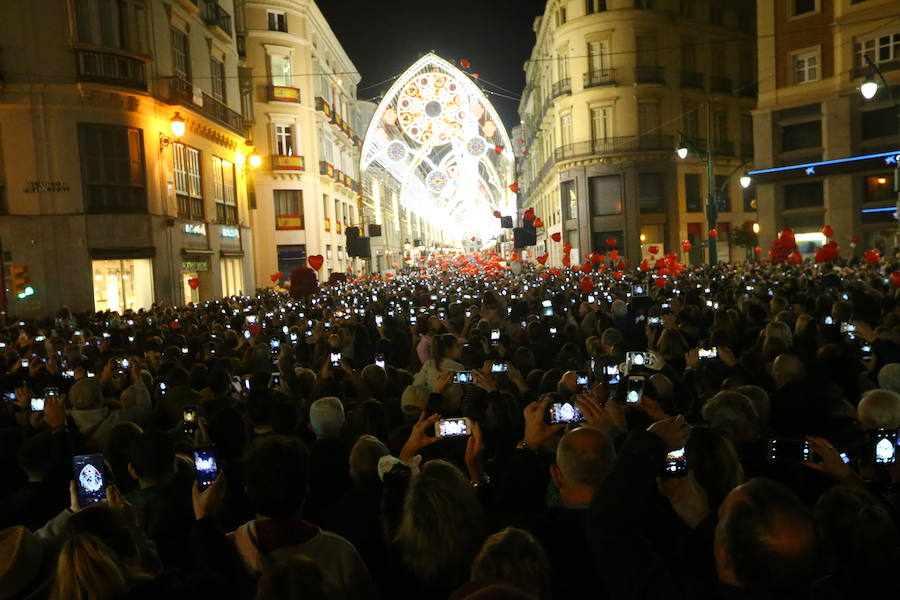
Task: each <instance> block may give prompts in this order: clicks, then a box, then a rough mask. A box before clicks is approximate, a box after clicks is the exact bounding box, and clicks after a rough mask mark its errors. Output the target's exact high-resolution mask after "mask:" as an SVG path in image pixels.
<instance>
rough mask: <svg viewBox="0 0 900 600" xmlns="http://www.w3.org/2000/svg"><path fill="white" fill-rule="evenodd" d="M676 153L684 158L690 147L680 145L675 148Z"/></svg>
mask: <svg viewBox="0 0 900 600" xmlns="http://www.w3.org/2000/svg"><path fill="white" fill-rule="evenodd" d="M675 154H677V155H678V158H680V159H681V160H684V159H685V158H687V155H688V147H687V146H685V145H684V144H681V145H680V146H678V148H676V149H675Z"/></svg>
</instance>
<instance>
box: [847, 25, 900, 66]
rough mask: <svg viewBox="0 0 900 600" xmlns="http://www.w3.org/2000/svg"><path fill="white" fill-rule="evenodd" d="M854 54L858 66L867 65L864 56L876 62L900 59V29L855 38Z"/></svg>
mask: <svg viewBox="0 0 900 600" xmlns="http://www.w3.org/2000/svg"><path fill="white" fill-rule="evenodd" d="M853 55H854V62H853V65H854V66H856V67H864V66H866V61H865V60H864V59H863V56H868V57H869V60H871V61H872V62H873V63H875V64H878V63H886V62H891V61H895V60H900V31H898V32H892V33H884V34H879V35H876V36H872V37H869V38H860V39H858V40H855V41H854V42H853Z"/></svg>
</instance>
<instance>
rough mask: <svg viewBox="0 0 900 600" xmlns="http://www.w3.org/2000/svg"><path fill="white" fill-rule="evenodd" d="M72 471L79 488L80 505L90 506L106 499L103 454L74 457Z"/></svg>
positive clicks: (106, 484)
mask: <svg viewBox="0 0 900 600" xmlns="http://www.w3.org/2000/svg"><path fill="white" fill-rule="evenodd" d="M72 471H73V473H74V475H75V485H76V487H77V488H78V505H79V506H81V507H85V506H90V505H91V504H96V503H98V502H103V501H104V500H106V487H107V486H108V485H109V484H108V483H107V481H106V479H107V476H106V463H105V462H104V461H103V455H102V454H80V455H78V456H74V457H72Z"/></svg>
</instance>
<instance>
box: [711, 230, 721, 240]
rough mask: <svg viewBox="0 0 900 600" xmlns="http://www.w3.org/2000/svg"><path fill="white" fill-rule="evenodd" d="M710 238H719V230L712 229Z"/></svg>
mask: <svg viewBox="0 0 900 600" xmlns="http://www.w3.org/2000/svg"><path fill="white" fill-rule="evenodd" d="M709 237H711V238H717V237H719V230H718V229H710V230H709Z"/></svg>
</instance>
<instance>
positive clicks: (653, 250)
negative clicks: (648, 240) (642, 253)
mask: <svg viewBox="0 0 900 600" xmlns="http://www.w3.org/2000/svg"><path fill="white" fill-rule="evenodd" d="M647 252H649V253H650V254H658V253H659V246H650V247H649V248H647Z"/></svg>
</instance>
